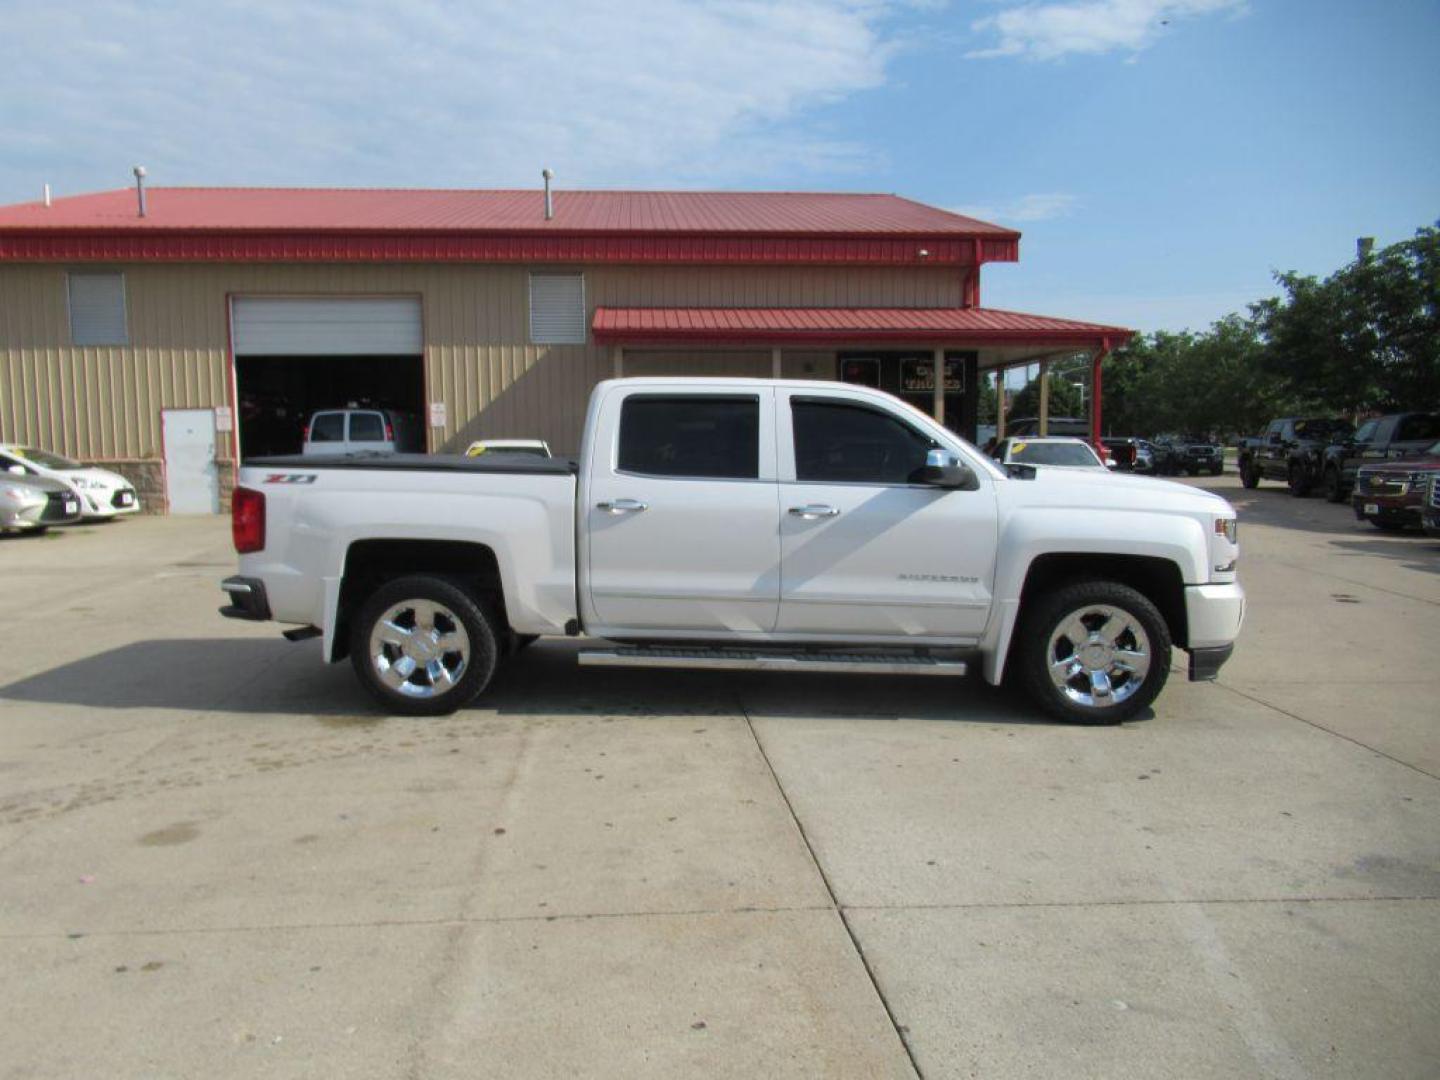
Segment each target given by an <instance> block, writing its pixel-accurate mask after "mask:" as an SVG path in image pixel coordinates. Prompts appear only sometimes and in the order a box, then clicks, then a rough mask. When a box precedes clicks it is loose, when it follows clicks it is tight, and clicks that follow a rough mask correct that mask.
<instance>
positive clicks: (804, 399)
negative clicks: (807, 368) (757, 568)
mask: <svg viewBox="0 0 1440 1080" xmlns="http://www.w3.org/2000/svg"><path fill="white" fill-rule="evenodd" d="M779 399H780V400H779V403H778V407H777V419H776V429H777V432H778V434H779V447H780V511H781V514H780V542H781V555H780V557H781V571H780V617H779V621H778V623H777V624H776V630H777V631H779V632H783V633H797V634H817V635H822V634H846V635H865V636H867V637H894V638H896V639H909V638H917V637H925V638H949V639H960V640H972V639H978V638H979V636H980V634H981V633H982V632H983V631H984V628H985V621H986V618H987V617H988V615H989V613H990V600H991V588H992V586H993V584H994V567H995V550H996V536H997V527H998V525H997V511H996V505H995V493H994V489H993V487H992V481H991V479H990V476H989V474H988V473H982V474H981V475H980V489H979V490H978V491H955V490H944V489H941V488H935V487H929V486H925V485H921V484H917V483H913V482H912V480H911V477H912V475H913V474H914V472H915V470H916V469H918V468H920V467H921V466H923V465H924V464H925V458H926V454H927V453H928V452H929V451H930V450H931V449H935V448H937V447H939V445H940V444H939V443H938V442H937V441H936V439H935V438H934V437H933V436H932V435H931V434H929V433H927V432H925V431H924V430H922V429H921V428H920V427H918V426H916V424H915V423H914V421H913V418H911V417H909V416H907V415H905V414H904V413H902V412H899V411H894V412H892V411H890V410H888V409H885V408H884V407H883V406H881V405H880V404H878V403H876V402H874V401H873V400H865V399H861V398H859V397H858V396H855V397H846V396H842V395H840V394H839V393H835V394H830V393H827V394H824V395H814V394H807V393H805V392H804V391H802V390H781V391H779Z"/></svg>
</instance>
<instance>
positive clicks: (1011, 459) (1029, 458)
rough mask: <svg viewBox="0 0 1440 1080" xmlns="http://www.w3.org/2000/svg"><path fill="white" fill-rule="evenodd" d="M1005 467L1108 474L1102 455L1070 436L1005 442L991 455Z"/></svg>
mask: <svg viewBox="0 0 1440 1080" xmlns="http://www.w3.org/2000/svg"><path fill="white" fill-rule="evenodd" d="M992 454H993V456H994V458H995V460H996V461H998V462H1000V463H1001V464H1002V465H1038V466H1040V467H1042V468H1053V469H1089V470H1090V471H1091V472H1109V471H1110V466H1107V465H1106V464H1105V463H1104V462H1103V461H1101V460H1100V455H1099V454H1097V453H1095V450H1094V448H1093V447H1092V446H1091V445H1090V444H1089V443H1087V442H1086V441H1085V440H1084V439H1076V438H1073V437H1071V436H1068V435H1033V436H1032V435H1025V436H1021V437H1018V438H1014V439H1002V440H1001V441H1000V442H999V443H998V444H997V445H996V447H995V449H994V451H993V452H992Z"/></svg>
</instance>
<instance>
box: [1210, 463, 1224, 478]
mask: <svg viewBox="0 0 1440 1080" xmlns="http://www.w3.org/2000/svg"><path fill="white" fill-rule="evenodd" d="M1224 471H1225V464H1224V463H1223V462H1222V463H1220V464H1219V465H1211V466H1210V475H1211V476H1219V475H1220V474H1221V473H1222V472H1224Z"/></svg>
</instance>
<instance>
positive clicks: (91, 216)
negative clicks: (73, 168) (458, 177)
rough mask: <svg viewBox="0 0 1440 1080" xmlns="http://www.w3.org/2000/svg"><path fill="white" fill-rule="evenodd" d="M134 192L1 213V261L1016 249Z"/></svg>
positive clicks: (678, 218)
mask: <svg viewBox="0 0 1440 1080" xmlns="http://www.w3.org/2000/svg"><path fill="white" fill-rule="evenodd" d="M146 196H147V214H146V216H145V217H143V218H142V217H139V216H138V214H137V213H136V198H135V192H134V190H133V189H130V188H122V189H120V190H117V191H105V192H99V193H96V194H92V195H76V196H72V197H68V198H61V199H56V200H55V201H54V203H53V205H51V206H49V207H46V206H44V205H42V204H41V203H39V202H34V203H24V204H20V205H16V206H7V207H0V261H21V260H23V261H39V260H56V259H60V260H112V261H114V260H169V261H226V262H231V261H234V262H247V261H309V262H330V261H375V262H379V261H417V260H419V261H427V262H428V261H509V260H524V261H587V262H662V261H663V262H696V263H714V262H728V263H772V262H779V263H868V264H883V265H895V264H930V265H957V266H958V265H974V264H976V263H977V262H980V263H983V262H991V261H1006V262H1010V261H1014V260H1015V259H1016V258H1018V253H1019V238H1020V234H1019V233H1017V232H1014V231H1013V230H1010V229H1003V228H1001V227H999V226H997V225H991V224H989V223H987V222H983V221H976V220H975V219H973V218H968V217H963V216H961V215H959V214H952V213H950V212H949V211H946V210H940V209H937V208H935V207H932V206H926V205H924V204H922V203H917V202H913V201H911V200H909V199H903V198H900V197H898V196H895V195H856V194H804V193H791V192H710V191H557V192H556V193H555V216H554V218H553V219H551V220H549V221H546V220H545V217H544V196H543V195H542V193H541V192H539V191H405V190H358V189H339V190H335V189H313V188H149V189H147V192H146Z"/></svg>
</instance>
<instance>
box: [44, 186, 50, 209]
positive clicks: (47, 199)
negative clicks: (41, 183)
mask: <svg viewBox="0 0 1440 1080" xmlns="http://www.w3.org/2000/svg"><path fill="white" fill-rule="evenodd" d="M45 205H46V206H49V205H50V185H49V184H46V185H45Z"/></svg>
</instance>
